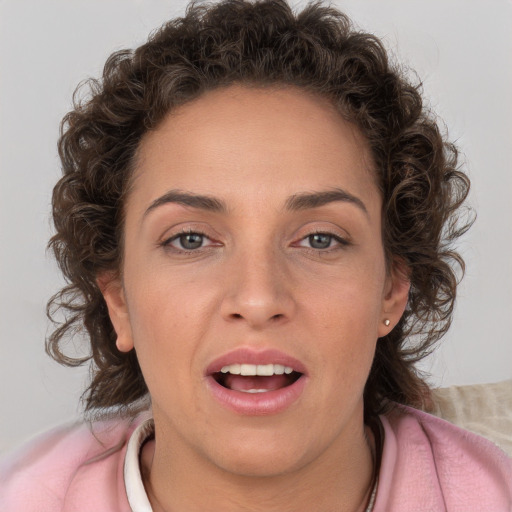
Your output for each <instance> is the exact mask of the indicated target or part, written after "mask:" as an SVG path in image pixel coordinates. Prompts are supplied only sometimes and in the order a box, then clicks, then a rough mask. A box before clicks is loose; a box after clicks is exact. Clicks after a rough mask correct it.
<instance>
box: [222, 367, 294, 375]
mask: <svg viewBox="0 0 512 512" xmlns="http://www.w3.org/2000/svg"><path fill="white" fill-rule="evenodd" d="M220 371H221V372H222V373H231V374H233V375H262V376H269V375H283V373H286V374H290V373H292V372H293V368H291V367H290V366H283V365H282V364H230V365H227V366H223V367H222V368H221V370H220Z"/></svg>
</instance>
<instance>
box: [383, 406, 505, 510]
mask: <svg viewBox="0 0 512 512" xmlns="http://www.w3.org/2000/svg"><path fill="white" fill-rule="evenodd" d="M381 420H382V423H383V425H384V432H385V439H384V450H383V456H382V466H381V477H380V482H381V484H380V485H379V494H380V491H382V497H383V498H382V499H386V500H387V504H386V507H388V508H390V509H392V510H397V511H398V510H408V511H412V510H448V511H450V512H451V511H466V510H473V511H480V510H481V511H484V510H485V511H488V510H496V511H501V510H503V511H506V510H511V507H512V460H511V459H510V458H509V457H508V456H507V455H506V454H505V453H504V452H503V451H502V450H501V449H500V448H498V447H497V446H496V445H494V444H493V443H491V442H490V441H488V440H487V439H484V438H483V437H480V436H478V435H476V434H473V433H471V432H469V431H467V430H464V429H462V428H459V427H457V426H455V425H453V424H451V423H449V422H447V421H445V420H442V419H440V418H437V417H434V416H432V415H430V414H427V413H424V412H421V411H417V410H415V409H412V408H409V407H402V406H400V407H399V408H398V409H397V410H396V411H394V412H393V413H392V414H390V415H388V416H384V417H381ZM394 503H396V506H395V505H393V506H391V504H394ZM419 503H421V504H422V505H421V506H419V505H418V504H419ZM406 504H407V505H406ZM386 507H384V508H383V509H382V510H387V509H388V508H386ZM418 507H419V508H418ZM376 510H378V509H377V508H376Z"/></svg>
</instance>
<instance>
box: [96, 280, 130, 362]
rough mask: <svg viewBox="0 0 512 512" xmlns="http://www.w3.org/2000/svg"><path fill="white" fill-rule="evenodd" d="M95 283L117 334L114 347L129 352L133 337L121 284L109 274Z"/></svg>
mask: <svg viewBox="0 0 512 512" xmlns="http://www.w3.org/2000/svg"><path fill="white" fill-rule="evenodd" d="M96 282H97V283H98V286H99V288H100V291H101V293H102V294H103V298H104V299H105V302H106V303H107V308H108V314H109V316H110V321H111V322H112V325H113V326H114V330H115V331H116V334H117V340H116V346H117V348H118V350H119V351H120V352H129V351H130V350H132V348H133V336H132V327H131V323H130V315H129V314H128V306H127V304H126V296H125V292H124V288H123V284H122V282H121V280H120V279H119V278H118V277H114V276H112V274H110V273H109V274H103V275H101V276H100V277H98V279H97V280H96Z"/></svg>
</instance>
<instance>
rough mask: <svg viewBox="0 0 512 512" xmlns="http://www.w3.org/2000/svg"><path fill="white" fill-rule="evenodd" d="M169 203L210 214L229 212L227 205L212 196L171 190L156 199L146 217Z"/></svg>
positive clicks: (146, 212)
mask: <svg viewBox="0 0 512 512" xmlns="http://www.w3.org/2000/svg"><path fill="white" fill-rule="evenodd" d="M167 203H177V204H181V205H183V206H191V207H192V208H198V209H200V210H206V211H210V212H218V213H225V212H226V211H227V206H226V203H224V202H223V201H221V200H220V199H217V198H215V197H211V196H204V195H200V194H191V193H190V192H183V191H181V190H170V191H169V192H167V193H166V194H164V195H163V196H161V197H159V198H158V199H155V200H154V201H153V202H152V203H151V204H150V205H149V207H148V208H147V210H146V211H145V212H144V217H145V216H146V215H147V214H148V213H149V212H150V211H151V210H154V209H155V208H158V207H159V206H162V205H164V204H167Z"/></svg>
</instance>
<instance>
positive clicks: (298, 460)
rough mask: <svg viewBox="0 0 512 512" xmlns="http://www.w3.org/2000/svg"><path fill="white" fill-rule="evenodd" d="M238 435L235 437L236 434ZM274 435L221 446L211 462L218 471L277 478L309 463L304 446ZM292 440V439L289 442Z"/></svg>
mask: <svg viewBox="0 0 512 512" xmlns="http://www.w3.org/2000/svg"><path fill="white" fill-rule="evenodd" d="M233 435H236V434H233ZM269 437H272V436H262V435H261V433H260V435H253V436H247V435H244V436H240V437H239V439H240V441H239V442H235V443H233V442H230V443H229V444H230V447H229V448H227V444H224V443H222V444H219V445H218V446H217V447H218V452H217V453H215V454H213V456H212V457H211V458H212V461H213V462H214V464H215V465H217V466H218V467H219V468H221V469H223V470H224V471H226V472H228V473H232V474H233V475H238V476H241V477H260V478H265V477H267V478H268V477H278V476H280V475H284V474H287V473H292V472H294V471H296V470H297V469H300V468H301V467H302V466H304V465H306V464H307V462H309V461H308V460H307V459H309V457H307V454H305V453H303V452H302V449H303V448H304V445H303V444H302V443H299V444H298V443H296V442H295V443H293V442H286V443H283V441H282V440H281V439H276V438H274V439H271V438H269ZM289 441H290V440H289Z"/></svg>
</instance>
